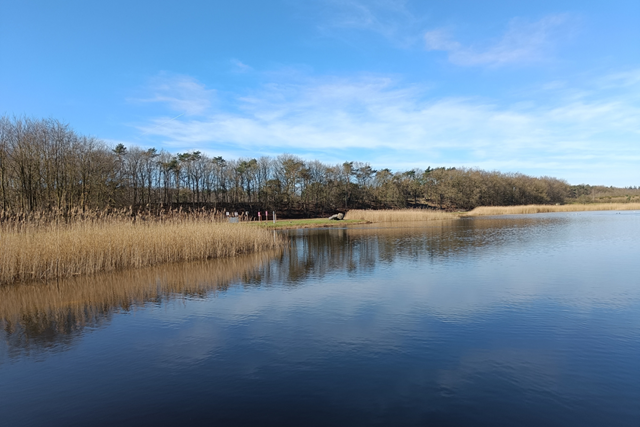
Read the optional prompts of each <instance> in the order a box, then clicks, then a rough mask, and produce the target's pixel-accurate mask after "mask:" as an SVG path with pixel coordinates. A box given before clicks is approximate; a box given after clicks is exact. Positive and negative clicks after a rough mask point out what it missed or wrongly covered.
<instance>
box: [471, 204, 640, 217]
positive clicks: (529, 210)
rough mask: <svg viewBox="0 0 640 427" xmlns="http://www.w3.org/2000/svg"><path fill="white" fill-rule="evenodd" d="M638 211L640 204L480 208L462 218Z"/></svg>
mask: <svg viewBox="0 0 640 427" xmlns="http://www.w3.org/2000/svg"><path fill="white" fill-rule="evenodd" d="M629 210H640V203H593V204H572V205H526V206H481V207H477V208H475V209H473V210H471V211H469V212H467V213H465V214H464V216H484V215H519V214H535V213H547V212H582V211H629Z"/></svg>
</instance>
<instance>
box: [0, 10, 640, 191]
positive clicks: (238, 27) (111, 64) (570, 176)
mask: <svg viewBox="0 0 640 427" xmlns="http://www.w3.org/2000/svg"><path fill="white" fill-rule="evenodd" d="M0 52H2V54H1V55H0V114H9V115H19V116H20V115H27V116H31V117H53V118H57V119H60V120H62V121H64V122H67V123H69V124H70V125H71V126H72V127H73V128H74V129H76V130H77V131H79V132H81V133H83V134H90V135H94V136H97V137H99V138H101V139H103V140H105V141H107V142H108V143H109V144H112V145H115V144H117V143H119V142H122V143H124V144H125V145H127V146H129V145H137V146H140V147H156V148H164V149H166V150H168V151H170V152H174V153H175V152H184V151H190V150H200V151H203V152H206V153H208V154H211V155H215V156H218V155H222V156H223V157H225V158H238V157H258V156H261V155H271V156H273V155H278V154H282V153H291V154H296V155H299V156H301V157H303V158H306V159H318V160H322V161H324V162H328V163H342V162H344V161H347V160H349V161H351V160H355V161H366V162H370V163H371V165H372V166H373V167H374V168H382V167H391V168H392V169H394V170H405V169H410V168H414V167H420V168H426V167H427V166H431V167H436V166H467V167H479V168H483V169H488V170H499V171H502V172H523V173H527V174H531V175H536V176H542V175H549V176H556V177H560V178H564V179H567V180H568V181H569V182H570V183H575V184H577V183H589V184H605V185H617V186H628V185H640V2H638V1H637V0H628V1H627V0H624V1H616V0H608V1H591V2H584V1H575V0H573V1H564V0H555V1H544V0H540V1H536V2H515V1H484V2H482V1H477V0H476V1H446V2H444V1H438V2H434V1H409V0H407V1H398V0H370V1H364V0H305V1H302V0H299V1H294V0H273V1H266V0H261V1H259V0H234V1H226V2H222V1H180V2H178V1H172V2H169V1H153V2H152V1H108V2H106V1H101V2H98V1H86V0H84V1H62V0H58V1H40V2H38V1H29V0H25V1H19V2H18V1H14V2H9V1H5V2H3V3H2V8H1V11H0Z"/></svg>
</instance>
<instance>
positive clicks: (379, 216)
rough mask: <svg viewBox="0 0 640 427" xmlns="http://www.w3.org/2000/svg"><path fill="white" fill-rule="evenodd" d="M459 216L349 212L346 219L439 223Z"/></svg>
mask: <svg viewBox="0 0 640 427" xmlns="http://www.w3.org/2000/svg"><path fill="white" fill-rule="evenodd" d="M457 217H458V216H457V215H455V214H452V213H448V212H438V211H432V210H427V209H394V210H391V209H389V210H360V209H354V210H350V211H348V212H347V214H346V216H345V219H359V220H363V221H369V222H405V221H437V220H443V219H455V218H457Z"/></svg>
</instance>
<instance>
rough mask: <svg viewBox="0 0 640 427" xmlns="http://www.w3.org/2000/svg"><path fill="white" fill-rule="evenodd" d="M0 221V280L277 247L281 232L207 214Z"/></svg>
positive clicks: (82, 272) (45, 277) (48, 276)
mask: <svg viewBox="0 0 640 427" xmlns="http://www.w3.org/2000/svg"><path fill="white" fill-rule="evenodd" d="M66 221H67V222H66V223H60V221H37V220H33V219H29V220H26V221H15V220H13V221H4V222H2V223H1V224H0V285H2V284H7V283H13V282H19V281H30V280H43V281H44V280H51V279H55V278H60V277H70V276H77V275H86V274H93V273H98V272H101V271H113V270H119V269H126V268H132V267H133V268H139V267H145V266H150V265H158V264H164V263H169V262H179V261H193V260H200V259H211V258H223V257H230V256H235V255H238V254H245V253H252V252H258V251H263V250H268V249H275V248H281V247H283V246H284V244H285V241H284V238H283V237H280V236H276V235H274V233H273V232H270V231H267V230H263V229H260V228H257V227H250V226H248V225H244V224H228V223H225V222H220V221H216V218H215V217H214V216H213V215H207V214H200V215H174V216H171V217H168V218H161V219H153V218H147V219H145V218H142V217H139V218H136V217H134V218H130V217H122V216H113V217H111V216H107V217H102V218H96V217H89V218H86V217H83V218H81V219H71V220H69V219H66Z"/></svg>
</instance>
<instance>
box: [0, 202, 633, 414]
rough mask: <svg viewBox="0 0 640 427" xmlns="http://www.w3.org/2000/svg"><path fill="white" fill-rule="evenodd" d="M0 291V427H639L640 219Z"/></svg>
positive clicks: (502, 225)
mask: <svg viewBox="0 0 640 427" xmlns="http://www.w3.org/2000/svg"><path fill="white" fill-rule="evenodd" d="M289 235H290V237H291V242H292V244H291V249H290V250H288V251H285V252H284V253H283V254H262V255H254V256H250V257H244V258H237V259H233V260H221V261H215V262H206V263H204V262H203V263H193V264H186V265H173V266H166V267H162V268H158V269H148V270H138V271H131V272H120V273H117V274H110V275H101V276H97V277H92V278H82V279H75V280H69V281H64V282H60V283H57V284H50V285H21V286H12V287H8V288H4V289H0V324H1V326H2V331H0V425H2V426H32V425H33V426H85V425H93V426H112V425H119V426H123V425H136V426H137V425H155V426H159V425H231V426H235V425H238V426H240V425H251V426H271V425H272V426H316V425H317V426H328V425H331V426H336V425H344V426H359V425H393V426H405V425H410V426H417V425H425V426H426V425H429V426H440V425H442V426H484V425H486V426H563V427H567V426H581V427H584V426H633V427H638V426H639V425H640V212H621V213H616V212H606V213H605V212H589V213H571V214H538V215H532V216H513V217H500V218H476V219H468V220H460V221H457V222H445V223H430V224H427V225H416V224H395V225H383V224H378V225H375V226H367V227H360V228H348V229H321V230H295V231H291V232H289Z"/></svg>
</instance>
